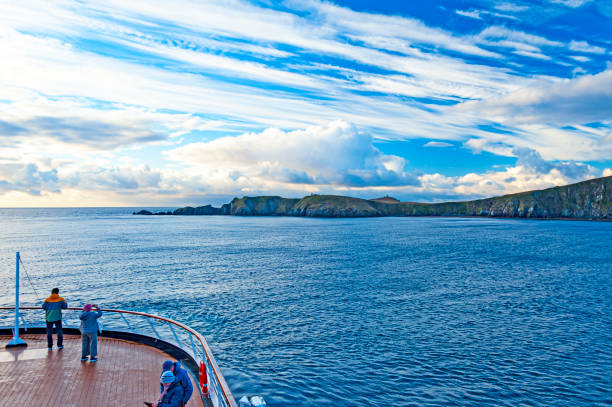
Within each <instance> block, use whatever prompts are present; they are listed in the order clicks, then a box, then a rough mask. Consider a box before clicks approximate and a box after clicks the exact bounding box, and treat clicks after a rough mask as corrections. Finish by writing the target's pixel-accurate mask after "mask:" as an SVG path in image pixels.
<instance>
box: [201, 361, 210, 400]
mask: <svg viewBox="0 0 612 407" xmlns="http://www.w3.org/2000/svg"><path fill="white" fill-rule="evenodd" d="M200 391H201V392H202V396H203V397H206V398H208V376H207V375H206V363H205V362H204V361H200Z"/></svg>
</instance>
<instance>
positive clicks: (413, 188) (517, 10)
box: [0, 0, 612, 206]
mask: <svg viewBox="0 0 612 407" xmlns="http://www.w3.org/2000/svg"><path fill="white" fill-rule="evenodd" d="M1 7H2V10H3V12H2V13H1V14H0V55H2V57H3V58H2V60H3V63H2V64H1V65H0V206H106V205H112V206H115V205H137V206H139V205H147V206H155V205H160V206H165V205H177V206H178V205H186V204H192V205H193V204H196V205H197V204H206V203H214V204H219V203H222V202H225V201H227V200H229V199H231V198H232V197H234V196H243V195H261V194H266V195H269V194H275V195H276V194H280V195H283V196H290V197H299V196H303V195H306V194H308V193H334V194H346V195H352V196H359V197H364V198H373V197H377V196H381V195H387V194H388V195H392V196H396V197H398V198H400V199H403V200H411V201H414V200H421V201H432V202H433V201H443V200H460V199H472V198H477V197H484V196H493V195H498V194H504V193H511V192H518V191H521V190H527V189H537V188H546V187H550V186H554V185H562V184H567V183H571V182H577V181H581V180H584V179H588V178H594V177H600V176H607V175H612V161H611V159H612V129H611V126H612V2H610V1H589V0H548V1H544V0H543V1H537V2H535V1H530V2H527V1H485V0H483V1H422V2H410V1H407V2H400V1H387V0H381V1H376V2H372V1H336V2H321V1H315V0H290V1H284V2H278V1H275V2H272V1H265V0H261V1H250V2H249V1H238V0H231V1H220V2H217V1H198V2H189V1H176V2H173V3H172V5H171V6H170V5H169V4H168V3H167V2H162V1H154V0H151V1H146V2H139V1H130V2H119V1H117V2H114V1H109V2H89V1H80V2H70V1H58V2H52V4H50V2H35V1H32V2H30V1H24V2H20V3H19V4H16V3H14V2H5V3H4V4H3V5H2V6H1Z"/></svg>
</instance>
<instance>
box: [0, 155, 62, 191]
mask: <svg viewBox="0 0 612 407" xmlns="http://www.w3.org/2000/svg"><path fill="white" fill-rule="evenodd" d="M59 190H60V188H59V179H58V176H57V170H56V169H51V170H49V171H43V170H41V169H40V168H38V166H37V165H36V164H32V163H29V164H21V163H9V164H6V163H4V164H0V195H1V194H3V193H7V192H10V191H21V192H25V193H27V194H29V195H40V194H41V191H49V192H59Z"/></svg>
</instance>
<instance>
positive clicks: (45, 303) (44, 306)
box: [42, 301, 48, 311]
mask: <svg viewBox="0 0 612 407" xmlns="http://www.w3.org/2000/svg"><path fill="white" fill-rule="evenodd" d="M47 304H48V303H47V301H45V302H43V305H42V309H44V310H45V311H46V310H47Z"/></svg>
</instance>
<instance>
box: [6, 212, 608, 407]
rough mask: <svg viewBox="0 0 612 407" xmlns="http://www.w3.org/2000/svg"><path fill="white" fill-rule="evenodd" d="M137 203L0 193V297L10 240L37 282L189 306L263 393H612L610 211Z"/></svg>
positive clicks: (290, 399)
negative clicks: (35, 205)
mask: <svg viewBox="0 0 612 407" xmlns="http://www.w3.org/2000/svg"><path fill="white" fill-rule="evenodd" d="M139 209H140V208H139ZM131 212H132V209H130V208H98V209H95V208H94V209H1V210H0V248H1V252H0V267H1V268H0V270H2V272H1V273H0V284H2V287H5V288H4V289H3V291H2V296H1V300H0V304H1V305H11V304H12V301H13V294H12V287H13V279H14V278H13V272H14V252H15V251H20V252H21V255H22V256H23V260H24V264H25V266H26V270H27V271H28V274H29V275H30V277H31V278H32V282H33V284H34V286H35V287H36V288H37V291H38V292H39V293H38V294H39V296H41V297H45V296H46V295H47V294H48V292H49V290H50V288H52V287H53V286H59V287H61V289H62V295H63V296H64V297H66V299H67V300H68V301H69V304H70V305H74V306H77V305H81V304H83V303H84V302H86V301H95V302H98V303H100V304H101V305H102V306H107V307H111V306H112V307H116V308H124V309H132V310H141V311H145V312H152V313H157V314H160V315H165V316H168V317H170V318H174V319H177V320H179V321H182V322H185V323H187V324H189V325H191V326H193V327H195V328H196V329H198V330H199V331H200V332H201V333H203V334H204V335H205V336H206V337H207V339H208V341H209V343H210V345H211V347H212V350H213V353H214V354H215V357H216V358H217V361H218V363H219V365H220V366H221V367H222V370H223V373H224V375H225V377H226V379H227V381H228V383H229V385H230V387H231V389H232V391H233V392H234V394H235V395H236V396H237V398H238V397H240V396H242V395H244V394H260V395H263V396H264V397H265V399H266V401H267V402H268V404H269V405H270V406H329V405H338V406H339V405H342V406H443V405H444V406H446V405H456V406H471V405H495V406H517V405H525V406H597V405H601V406H604V405H611V404H612V223H604V222H583V221H575V222H567V221H566V222H564V221H526V220H497V219H459V218H377V219H305V218H274V217H249V218H247V217H220V216H208V217H205V216H202V217H169V216H157V217H141V216H132V215H131ZM23 291H24V295H23V299H24V303H25V305H35V304H36V303H37V302H38V301H37V299H36V295H35V293H34V291H33V290H32V289H31V288H30V286H29V285H28V284H25V283H24V290H23Z"/></svg>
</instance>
